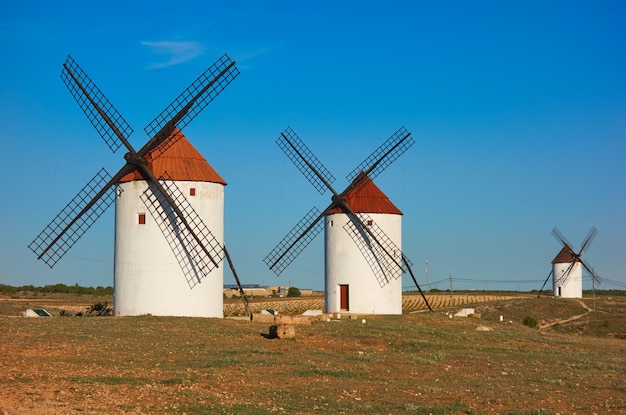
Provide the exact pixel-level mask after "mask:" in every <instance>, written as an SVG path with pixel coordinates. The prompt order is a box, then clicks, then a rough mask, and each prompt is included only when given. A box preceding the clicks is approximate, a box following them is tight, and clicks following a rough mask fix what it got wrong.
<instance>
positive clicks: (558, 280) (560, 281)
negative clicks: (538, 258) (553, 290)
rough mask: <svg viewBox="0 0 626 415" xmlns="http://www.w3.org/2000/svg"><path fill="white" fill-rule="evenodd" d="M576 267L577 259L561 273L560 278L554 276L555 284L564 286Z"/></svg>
mask: <svg viewBox="0 0 626 415" xmlns="http://www.w3.org/2000/svg"><path fill="white" fill-rule="evenodd" d="M574 265H576V258H574V259H573V261H572V262H571V263H570V264H569V265H568V267H567V268H566V269H565V271H563V272H562V273H561V275H559V276H556V275H555V276H554V278H555V281H554V282H555V284H560V285H563V284H565V283H566V282H567V279H568V278H569V275H570V274H571V272H572V270H573V269H574Z"/></svg>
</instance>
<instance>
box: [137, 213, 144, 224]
mask: <svg viewBox="0 0 626 415" xmlns="http://www.w3.org/2000/svg"><path fill="white" fill-rule="evenodd" d="M137 221H138V223H139V224H140V225H145V224H146V214H145V213H140V214H139V215H138V216H137Z"/></svg>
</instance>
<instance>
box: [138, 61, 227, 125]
mask: <svg viewBox="0 0 626 415" xmlns="http://www.w3.org/2000/svg"><path fill="white" fill-rule="evenodd" d="M237 75H239V70H238V69H237V67H236V66H235V62H234V61H232V60H231V59H230V57H228V55H227V54H226V53H225V54H223V55H222V56H221V57H220V58H219V59H218V60H217V61H216V62H215V63H214V64H213V65H211V66H210V67H209V68H208V69H207V70H206V71H204V72H203V73H202V74H201V75H200V76H198V78H196V80H195V81H193V82H192V83H191V85H189V87H187V89H185V90H184V91H183V92H182V93H181V94H180V95H179V96H178V97H177V98H176V99H175V100H174V101H172V103H171V104H170V105H168V106H167V107H166V108H165V109H164V110H163V111H161V113H160V114H159V115H157V116H156V117H155V118H154V119H153V120H152V121H151V122H150V124H148V125H147V126H146V127H145V128H144V131H145V132H146V134H148V136H149V137H153V136H154V135H155V134H157V133H158V132H159V131H161V130H162V129H163V128H164V127H165V126H166V124H168V123H170V122H172V123H173V126H176V127H178V128H179V129H181V130H182V129H183V128H184V127H185V126H186V125H187V124H189V122H190V121H191V120H193V119H194V118H195V117H196V115H198V114H199V113H200V111H202V110H203V109H204V107H206V106H207V105H208V104H209V103H210V102H211V101H213V100H214V99H215V97H217V96H218V95H219V94H220V92H222V91H223V90H224V88H226V87H227V86H228V85H229V84H230V83H231V82H232V81H233V79H235V78H236V77H237ZM198 93H199V94H198ZM185 107H188V108H185ZM183 110H184V111H183ZM179 114H180V115H179Z"/></svg>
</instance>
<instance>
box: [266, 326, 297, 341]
mask: <svg viewBox="0 0 626 415" xmlns="http://www.w3.org/2000/svg"><path fill="white" fill-rule="evenodd" d="M270 337H272V338H278V339H293V338H294V337H296V329H295V328H294V327H293V326H292V325H291V324H274V325H272V326H270Z"/></svg>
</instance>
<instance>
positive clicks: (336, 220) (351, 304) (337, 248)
mask: <svg viewBox="0 0 626 415" xmlns="http://www.w3.org/2000/svg"><path fill="white" fill-rule="evenodd" d="M369 216H370V217H371V219H372V220H373V221H374V223H376V225H378V227H380V228H381V229H382V230H383V232H384V233H385V234H386V235H387V236H388V237H389V238H390V239H391V240H392V241H393V242H394V244H395V245H396V247H397V248H398V249H400V250H401V249H402V215H391V214H373V213H371V214H369ZM325 220H326V223H325V239H326V241H325V242H326V243H325V260H326V261H325V263H326V270H325V303H326V312H328V313H334V312H340V311H347V312H350V313H358V314H402V273H401V271H400V270H399V269H397V270H395V271H394V272H396V274H395V276H396V277H397V278H393V277H390V278H389V283H388V284H386V285H383V286H382V287H381V286H380V284H379V283H378V280H377V279H376V275H375V274H374V273H373V271H372V269H371V268H370V266H369V264H368V263H367V261H366V260H365V258H364V256H363V254H362V253H361V250H360V249H359V247H358V246H357V245H356V243H355V242H354V241H353V239H352V237H351V236H350V234H349V233H348V231H347V230H346V229H344V225H345V224H346V223H347V222H348V216H347V215H346V214H344V213H335V214H331V215H327V216H326V218H325ZM397 255H398V256H399V255H400V253H397ZM341 286H347V291H348V309H347V310H342V308H341Z"/></svg>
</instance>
